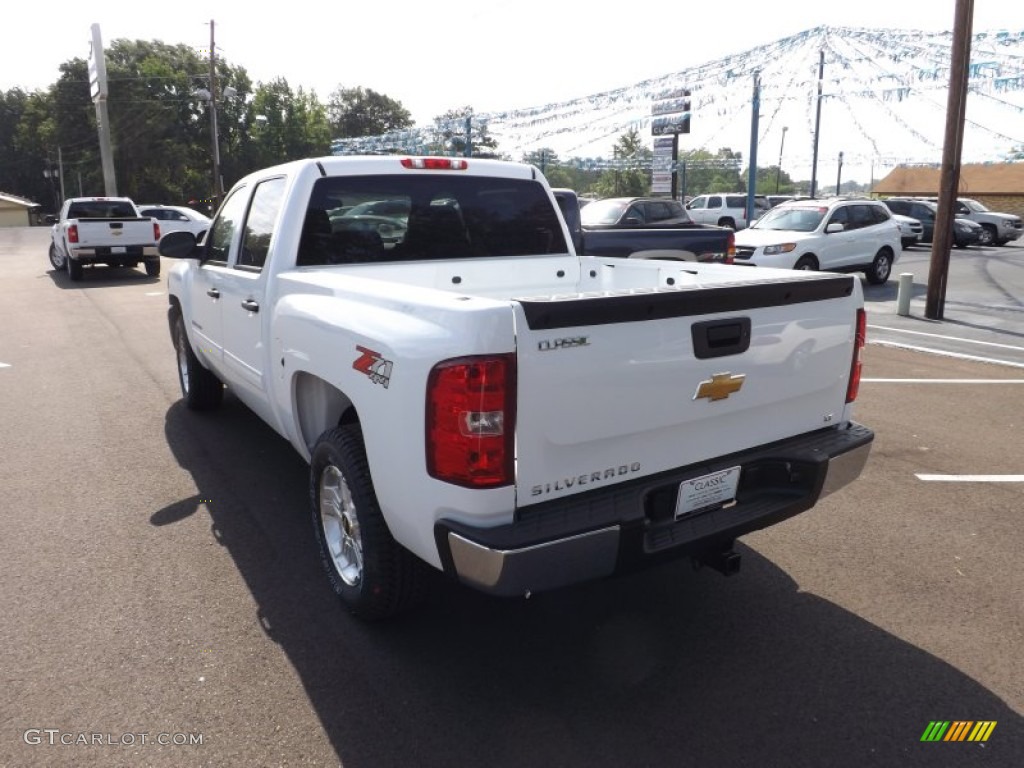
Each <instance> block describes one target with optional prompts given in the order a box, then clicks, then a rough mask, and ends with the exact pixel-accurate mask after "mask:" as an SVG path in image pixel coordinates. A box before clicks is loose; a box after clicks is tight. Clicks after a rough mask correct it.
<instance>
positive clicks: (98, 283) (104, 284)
mask: <svg viewBox="0 0 1024 768" xmlns="http://www.w3.org/2000/svg"><path fill="white" fill-rule="evenodd" d="M46 274H47V275H48V276H49V278H50V279H51V280H52V281H53V284H54V285H55V286H57V287H58V288H61V289H63V290H69V289H71V290H74V289H78V288H108V287H111V286H116V285H138V284H139V283H142V284H152V285H159V284H160V282H161V281H162V280H163V279H164V278H162V277H160V276H159V275H158V276H156V277H150V276H149V275H147V274H146V271H145V270H144V269H143V268H142V266H141V265H140V266H138V267H136V268H134V269H133V268H131V267H103V266H101V267H86V268H85V269H84V270H82V279H81V280H80V281H79V282H77V283H73V282H71V278H70V277H68V273H67V271H66V270H57V269H53V268H52V267H51V268H50V269H48V270H46Z"/></svg>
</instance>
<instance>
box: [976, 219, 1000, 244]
mask: <svg viewBox="0 0 1024 768" xmlns="http://www.w3.org/2000/svg"><path fill="white" fill-rule="evenodd" d="M995 242H996V228H995V227H993V226H992V225H991V224H982V225H981V236H980V237H979V238H978V245H980V246H983V247H987V246H990V245H995Z"/></svg>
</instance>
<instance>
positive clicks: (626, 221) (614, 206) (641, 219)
mask: <svg viewBox="0 0 1024 768" xmlns="http://www.w3.org/2000/svg"><path fill="white" fill-rule="evenodd" d="M580 219H581V222H582V224H583V226H584V227H585V228H587V229H622V228H627V229H638V228H640V227H676V226H679V225H680V224H690V223H691V222H692V219H691V218H690V217H689V216H688V215H687V214H686V209H685V208H683V204H682V203H680V202H679V201H678V200H672V199H671V198H668V197H607V198H605V199H604V200H595V201H593V202H592V203H590V204H588V205H587V206H586V207H585V208H583V209H582V210H581V211H580Z"/></svg>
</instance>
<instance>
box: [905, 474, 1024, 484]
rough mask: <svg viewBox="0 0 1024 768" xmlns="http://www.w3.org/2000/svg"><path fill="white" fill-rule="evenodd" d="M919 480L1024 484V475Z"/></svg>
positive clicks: (962, 476) (947, 476) (919, 478)
mask: <svg viewBox="0 0 1024 768" xmlns="http://www.w3.org/2000/svg"><path fill="white" fill-rule="evenodd" d="M914 476H915V477H916V478H917V479H918V480H924V481H925V482H930V483H1024V475H922V474H920V473H915V475H914Z"/></svg>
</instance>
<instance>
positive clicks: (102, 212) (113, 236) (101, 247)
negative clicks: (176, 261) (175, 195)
mask: <svg viewBox="0 0 1024 768" xmlns="http://www.w3.org/2000/svg"><path fill="white" fill-rule="evenodd" d="M50 239H51V242H50V264H52V265H53V268H54V269H56V270H58V271H60V270H65V269H66V270H67V272H68V276H69V277H70V278H71V279H72V280H75V281H78V280H81V279H82V274H83V267H84V266H86V265H93V264H107V265H109V266H111V267H137V266H138V265H139V263H140V262H141V263H142V264H144V265H145V267H146V274H147V275H149V276H150V277H157V276H159V274H160V254H159V252H158V251H157V243H158V242H159V240H160V225H159V224H157V222H155V221H154V220H153V219H151V218H149V217H148V216H142V215H141V214H140V213H139V210H138V208H136V207H135V203H133V202H132V201H131V200H130V199H128V198H127V197H72V198H69V199H67V200H65V201H64V205H63V206H61V209H60V218H59V219H58V220H57V223H56V224H54V225H53V227H52V228H51V230H50Z"/></svg>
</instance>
